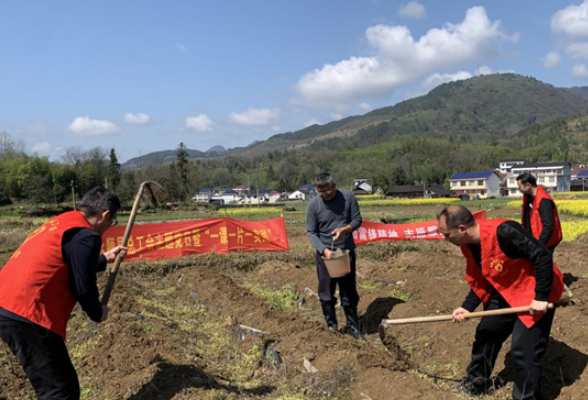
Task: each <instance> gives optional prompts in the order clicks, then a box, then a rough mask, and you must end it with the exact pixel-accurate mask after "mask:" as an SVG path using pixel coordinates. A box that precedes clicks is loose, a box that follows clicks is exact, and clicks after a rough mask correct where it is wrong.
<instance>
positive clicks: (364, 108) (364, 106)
mask: <svg viewBox="0 0 588 400" xmlns="http://www.w3.org/2000/svg"><path fill="white" fill-rule="evenodd" d="M359 108H360V109H361V110H362V111H365V112H368V111H372V106H371V105H369V104H368V103H365V102H364V103H361V104H360V105H359Z"/></svg>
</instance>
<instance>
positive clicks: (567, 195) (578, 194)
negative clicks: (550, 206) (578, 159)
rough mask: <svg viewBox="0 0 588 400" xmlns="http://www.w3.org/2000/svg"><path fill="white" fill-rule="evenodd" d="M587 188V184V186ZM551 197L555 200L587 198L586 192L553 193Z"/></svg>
mask: <svg viewBox="0 0 588 400" xmlns="http://www.w3.org/2000/svg"><path fill="white" fill-rule="evenodd" d="M587 187H588V184H587ZM551 197H553V198H554V199H557V198H568V199H571V198H576V199H586V198H588V192H554V193H551Z"/></svg>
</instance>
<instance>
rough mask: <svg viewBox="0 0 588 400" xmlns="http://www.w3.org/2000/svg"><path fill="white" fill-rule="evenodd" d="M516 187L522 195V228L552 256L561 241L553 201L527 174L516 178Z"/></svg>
mask: <svg viewBox="0 0 588 400" xmlns="http://www.w3.org/2000/svg"><path fill="white" fill-rule="evenodd" d="M517 185H518V187H519V190H520V191H521V193H523V213H522V214H523V227H524V228H525V229H526V230H528V231H529V232H531V234H532V235H533V236H534V237H535V238H536V239H537V240H539V241H540V242H541V243H542V244H543V245H544V246H545V247H547V248H548V249H549V250H550V251H551V253H552V254H553V251H554V250H555V248H556V247H557V245H558V244H559V243H560V242H561V239H562V231H561V224H560V222H559V215H558V213H557V207H556V206H555V203H554V202H553V199H552V198H551V196H550V195H549V193H547V192H546V191H545V189H543V188H542V187H540V186H537V180H536V179H535V177H534V176H533V175H531V174H530V173H528V172H525V173H523V174H520V175H519V176H517Z"/></svg>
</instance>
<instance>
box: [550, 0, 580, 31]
mask: <svg viewBox="0 0 588 400" xmlns="http://www.w3.org/2000/svg"><path fill="white" fill-rule="evenodd" d="M551 30H552V31H553V32H563V33H565V34H566V35H568V36H570V37H576V38H581V37H588V0H585V1H584V2H583V3H582V4H580V5H578V6H576V5H571V6H569V7H566V8H564V9H563V10H559V11H558V12H556V13H555V14H553V16H552V17H551Z"/></svg>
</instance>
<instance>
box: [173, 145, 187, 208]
mask: <svg viewBox="0 0 588 400" xmlns="http://www.w3.org/2000/svg"><path fill="white" fill-rule="evenodd" d="M171 171H173V172H175V174H177V177H178V178H179V185H178V192H177V198H178V200H180V201H186V199H187V197H188V194H189V193H190V160H189V155H188V152H187V151H186V145H185V144H184V143H183V142H180V145H179V146H178V149H177V150H176V162H175V165H173V163H172V167H171Z"/></svg>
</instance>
